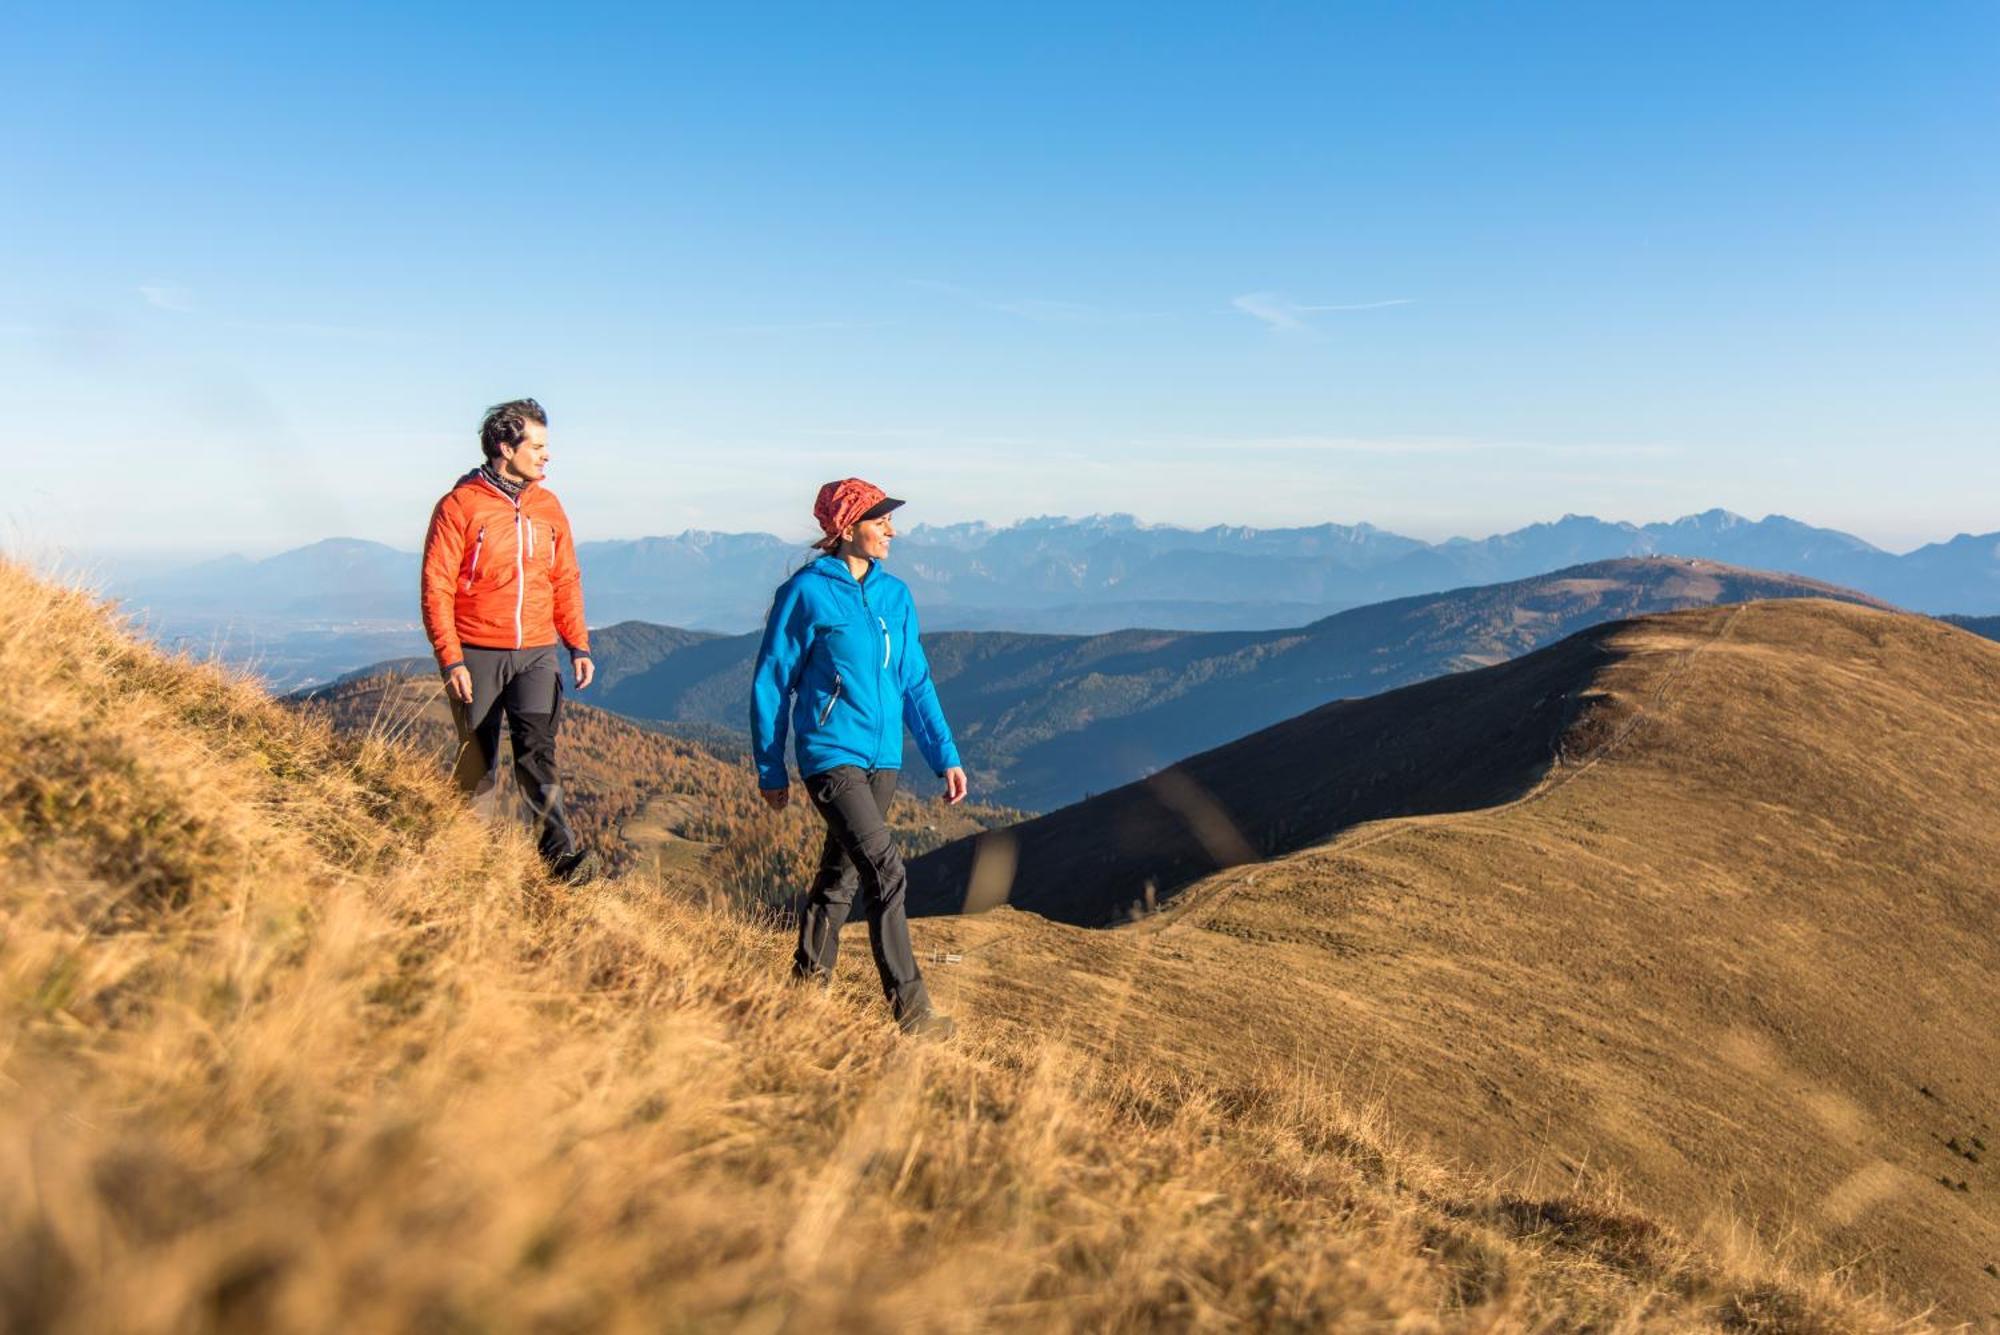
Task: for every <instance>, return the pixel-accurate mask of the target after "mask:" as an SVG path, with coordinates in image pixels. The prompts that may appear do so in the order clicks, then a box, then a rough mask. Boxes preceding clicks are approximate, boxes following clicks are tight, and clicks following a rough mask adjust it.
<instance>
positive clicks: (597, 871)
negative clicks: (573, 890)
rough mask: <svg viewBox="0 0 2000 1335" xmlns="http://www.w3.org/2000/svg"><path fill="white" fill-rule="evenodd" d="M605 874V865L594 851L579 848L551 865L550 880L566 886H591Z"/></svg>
mask: <svg viewBox="0 0 2000 1335" xmlns="http://www.w3.org/2000/svg"><path fill="white" fill-rule="evenodd" d="M603 874H604V863H603V861H602V860H601V859H600V858H599V857H598V856H597V852H596V850H594V849H589V848H579V849H577V850H576V851H575V852H573V853H565V854H563V855H562V856H561V857H559V858H557V859H556V860H555V861H553V862H551V863H549V878H550V879H551V880H556V881H561V882H562V883H563V884H565V885H589V884H590V883H591V882H592V881H594V880H596V879H597V878H598V877H599V876H601V875H603Z"/></svg>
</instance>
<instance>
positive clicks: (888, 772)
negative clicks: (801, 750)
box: [792, 765, 930, 1020]
mask: <svg viewBox="0 0 2000 1335" xmlns="http://www.w3.org/2000/svg"><path fill="white" fill-rule="evenodd" d="M896 777H897V774H896V771H895V770H892V769H877V770H864V769H861V768H859V767H858V766H854V765H837V766H835V767H834V768H832V769H830V770H827V771H825V772H824V773H821V774H815V775H812V776H811V777H809V778H808V779H807V780H806V795H807V796H809V797H810V798H812V804H813V806H814V807H815V808H816V809H817V810H818V811H819V814H820V816H821V817H822V818H823V819H824V820H825V821H826V843H825V844H824V845H822V846H821V848H820V854H819V873H818V875H816V876H814V877H813V883H812V888H811V889H810V890H808V891H807V892H806V905H805V912H803V913H802V914H800V915H799V949H798V954H797V955H796V956H794V957H793V961H792V971H793V972H794V973H795V974H796V975H797V976H798V977H800V978H810V979H814V980H816V981H818V982H819V983H821V984H822V985H824V984H825V983H826V982H827V981H828V980H829V979H830V978H832V976H833V962H834V958H835V956H837V955H838V954H839V952H840V928H841V924H843V923H845V922H846V921H847V916H848V914H849V913H850V912H851V911H852V910H853V908H854V895H855V892H856V891H857V890H858V891H860V893H861V895H862V900H861V903H862V909H863V911H864V912H866V913H867V915H868V945H869V948H870V949H871V950H873V951H874V952H875V968H876V970H877V971H878V972H880V973H881V975H882V991H883V993H884V995H886V996H887V997H888V998H889V1004H890V1005H891V1006H892V1007H894V1008H895V1012H896V1018H897V1019H899V1020H900V1019H902V1018H903V1017H904V1016H905V1015H911V1014H918V1013H921V1012H923V1011H924V1010H926V1009H928V1007H929V1005H930V998H929V997H928V995H927V994H926V992H925V989H924V978H923V974H922V973H920V972H919V971H918V969H917V958H916V955H915V954H914V953H913V952H912V951H911V949H910V922H909V918H908V917H907V916H905V914H904V910H903V888H904V884H905V878H904V875H903V855H902V854H901V853H899V852H897V850H896V841H895V840H894V839H892V838H891V837H890V835H889V821H888V812H889V801H890V799H891V798H893V797H894V796H895V795H896Z"/></svg>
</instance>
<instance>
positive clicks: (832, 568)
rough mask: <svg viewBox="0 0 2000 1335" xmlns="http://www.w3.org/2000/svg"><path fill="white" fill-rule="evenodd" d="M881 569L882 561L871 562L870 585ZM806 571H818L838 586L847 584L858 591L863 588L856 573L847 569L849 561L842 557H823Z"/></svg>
mask: <svg viewBox="0 0 2000 1335" xmlns="http://www.w3.org/2000/svg"><path fill="white" fill-rule="evenodd" d="M881 568H882V563H881V562H880V561H871V562H869V565H868V580H869V583H871V584H872V583H874V581H875V578H876V575H875V572H876V571H877V570H880V569H881ZM806 569H808V570H816V571H818V572H819V573H820V574H822V575H824V576H826V577H827V578H828V579H830V580H832V581H833V582H834V583H836V584H845V585H847V586H848V587H849V588H852V589H858V588H860V587H861V581H860V580H858V579H856V578H854V572H853V571H852V570H849V569H848V568H847V561H846V560H845V559H844V558H842V557H838V556H822V557H819V558H818V559H816V560H815V561H814V562H813V563H812V564H811V565H809V566H807V567H806Z"/></svg>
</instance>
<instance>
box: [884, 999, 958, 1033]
mask: <svg viewBox="0 0 2000 1335" xmlns="http://www.w3.org/2000/svg"><path fill="white" fill-rule="evenodd" d="M896 1023H897V1024H898V1025H900V1026H901V1027H902V1030H903V1032H904V1033H906V1034H908V1035H909V1036H910V1037H912V1038H929V1039H940V1038H950V1037H951V1036H952V1035H953V1034H955V1033H957V1032H958V1021H956V1020H954V1019H952V1018H951V1017H950V1016H949V1015H946V1014H945V1013H944V1012H943V1011H937V1010H932V1009H931V1007H930V1003H928V1002H926V1003H925V1004H924V1006H923V1008H922V1009H921V1010H913V1011H911V1012H910V1013H909V1014H907V1015H902V1016H898V1017H897V1019H896Z"/></svg>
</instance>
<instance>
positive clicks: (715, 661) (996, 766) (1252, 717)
mask: <svg viewBox="0 0 2000 1335" xmlns="http://www.w3.org/2000/svg"><path fill="white" fill-rule="evenodd" d="M1777 597H1842V598H1851V599H1856V600H1861V601H1866V600H1864V599H1862V596H1861V595H1859V594H1853V593H1848V592H1846V591H1844V590H1836V589H1831V588H1828V587H1827V586H1825V585H1822V584H1817V583H1814V582H1813V581H1811V580H1804V579H1799V578H1797V577H1795V576H1789V575H1770V574H1763V573H1759V572H1755V571H1746V570H1736V569H1732V568H1730V567H1727V566H1717V565H1712V564H1709V563H1705V562H1689V561H1669V560H1664V559H1658V558H1655V559H1650V560H1632V561H1609V562H1600V563H1597V564H1595V565H1587V566H1577V567H1573V568H1570V569H1567V570H1561V571H1557V572H1555V573H1554V574H1550V575H1543V576H1538V577H1536V578H1534V579H1528V580H1520V581H1516V582H1514V583H1512V584H1499V585H1491V586H1486V587H1482V588H1473V589H1457V590H1454V591H1452V592H1450V593H1443V594H1429V595H1425V596H1423V597H1421V598H1407V599H1402V600H1399V601H1396V602H1391V603H1381V604H1377V605H1375V606H1372V607H1365V608H1356V609H1354V610H1353V611H1350V612H1343V613H1340V614H1338V615H1335V616H1332V617H1328V618H1326V619H1324V620H1322V621H1317V622H1314V623H1313V624H1311V625H1309V626H1303V627H1300V628H1297V629H1294V630H1284V631H1245V632H1194V631H1145V630H1134V631H1118V632H1114V633H1112V634H1108V635H1096V636H1088V637H1075V636H1041V635H1014V634H1009V633H1006V632H999V631H988V632H950V631H947V632H942V633H932V632H926V633H925V635H924V645H925V649H926V652H927V653H928V654H929V656H930V659H931V665H932V670H933V673H934V674H935V676H936V678H937V681H938V692H939V695H940V697H941V698H942V700H943V701H944V705H945V710H946V712H947V714H948V715H949V717H950V718H951V720H952V727H953V731H954V732H955V733H956V734H957V737H958V740H959V746H960V749H961V750H962V751H963V752H964V753H965V757H966V762H967V765H968V767H969V769H970V771H971V774H972V778H973V782H974V785H975V791H976V792H977V793H978V794H979V795H980V796H981V797H983V798H987V799H989V800H992V801H995V802H1000V803H1004V804H1005V805H1008V806H1012V807H1019V808H1023V809H1026V810H1048V809H1051V808H1053V807H1057V806H1060V805H1062V804H1063V803H1065V802H1071V801H1075V800H1076V799H1078V798H1080V797H1083V796H1084V795H1086V794H1087V793H1091V792H1101V791H1103V790H1105V789H1109V788H1114V787H1117V786H1118V785H1119V784H1121V783H1125V782H1128V781H1130V780H1132V779H1135V778H1138V777H1139V776H1141V775H1144V774H1147V773H1150V772H1152V771H1153V770H1156V769H1158V768H1160V767H1161V766H1163V765H1166V764H1170V763H1171V762H1173V761H1175V760H1178V759H1180V758H1181V757H1183V756H1187V755H1192V754H1194V753H1195V752H1197V751H1201V750H1204V749H1206V748H1208V747H1211V746H1215V745H1218V744H1220V743H1222V742H1226V741H1228V740H1230V739H1231V738H1234V737H1239V736H1241V735H1242V734H1244V733H1246V732H1250V731H1253V730H1255V729H1257V728H1261V727H1264V726H1265V725H1267V724H1271V723H1275V722H1277V721H1278V720H1280V719H1284V718H1289V717H1291V716H1292V715H1294V714H1298V713H1301V712H1303V711H1305V710H1307V709H1311V708H1313V707H1314V706H1317V705H1321V704H1324V703H1326V702H1327V701H1329V700H1335V699H1340V698H1343V697H1350V696H1364V695H1373V694H1376V693H1377V692H1380V691H1384V690H1388V689H1391V688H1393V687H1396V686H1402V685H1405V684H1408V683H1410V682H1413V681H1418V680H1422V679H1423V678H1426V677H1432V676H1436V675H1438V674H1440V673H1445V672H1452V671H1457V670H1459V669H1462V668H1466V667H1474V666H1478V665H1481V664H1486V663H1494V662H1499V661H1501V660H1502V659H1506V658H1511V657H1514V656H1516V655H1518V654H1522V653H1526V652H1528V651H1529V650H1531V649H1535V648H1537V647H1539V646H1541V645H1544V644H1548V643H1550V642H1551V641H1553V640H1557V639H1560V638H1562V637H1563V636H1564V635H1567V634H1570V633H1571V632H1573V631H1576V630H1579V629H1581V628H1583V627H1585V626H1588V625H1592V624H1594V623H1596V622H1600V621H1606V620H1610V619H1612V618H1615V617H1622V616H1633V615H1637V614H1640V613H1645V612H1658V611H1666V610H1670V609H1674V608H1681V607H1692V606H1701V605H1704V604H1709V603H1716V602H1737V601H1742V600H1744V599H1749V598H1777ZM595 643H596V646H597V648H598V651H599V652H600V654H602V655H603V658H604V661H605V664H606V672H607V674H609V673H610V672H612V671H613V668H612V667H611V666H610V665H612V664H616V665H617V667H616V669H615V670H616V673H617V675H616V676H615V677H609V676H607V679H606V682H605V687H604V693H603V694H602V695H601V696H599V697H598V698H597V701H598V703H599V704H600V705H601V706H602V707H603V708H606V709H609V710H612V711H613V712H615V713H619V714H624V715H627V716H628V717H633V718H640V719H648V720H657V721H662V722H672V723H703V724H710V725H721V726H725V727H730V728H733V729H737V730H741V729H743V728H744V726H745V724H744V720H745V719H746V718H747V717H748V715H749V708H750V706H749V684H750V663H751V660H752V659H753V658H754V656H755V654H756V648H757V638H756V637H755V636H747V635H746V636H733V637H727V638H713V637H700V638H688V639H684V640H679V641H676V640H673V639H671V638H664V637H662V636H661V633H660V632H659V631H658V630H657V628H654V627H650V626H645V625H642V624H640V625H635V624H628V625H621V626H611V627H607V628H605V629H604V630H603V631H602V632H600V633H598V635H597V638H596V642H595ZM420 670H424V671H428V670H429V669H428V665H427V664H422V665H420ZM905 768H906V771H907V772H909V773H910V774H912V775H913V776H922V778H928V776H927V775H926V774H925V772H924V770H923V767H922V765H921V764H920V763H919V761H918V758H917V757H916V755H915V753H914V751H911V752H909V753H907V755H906V758H905ZM919 781H921V779H919Z"/></svg>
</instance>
